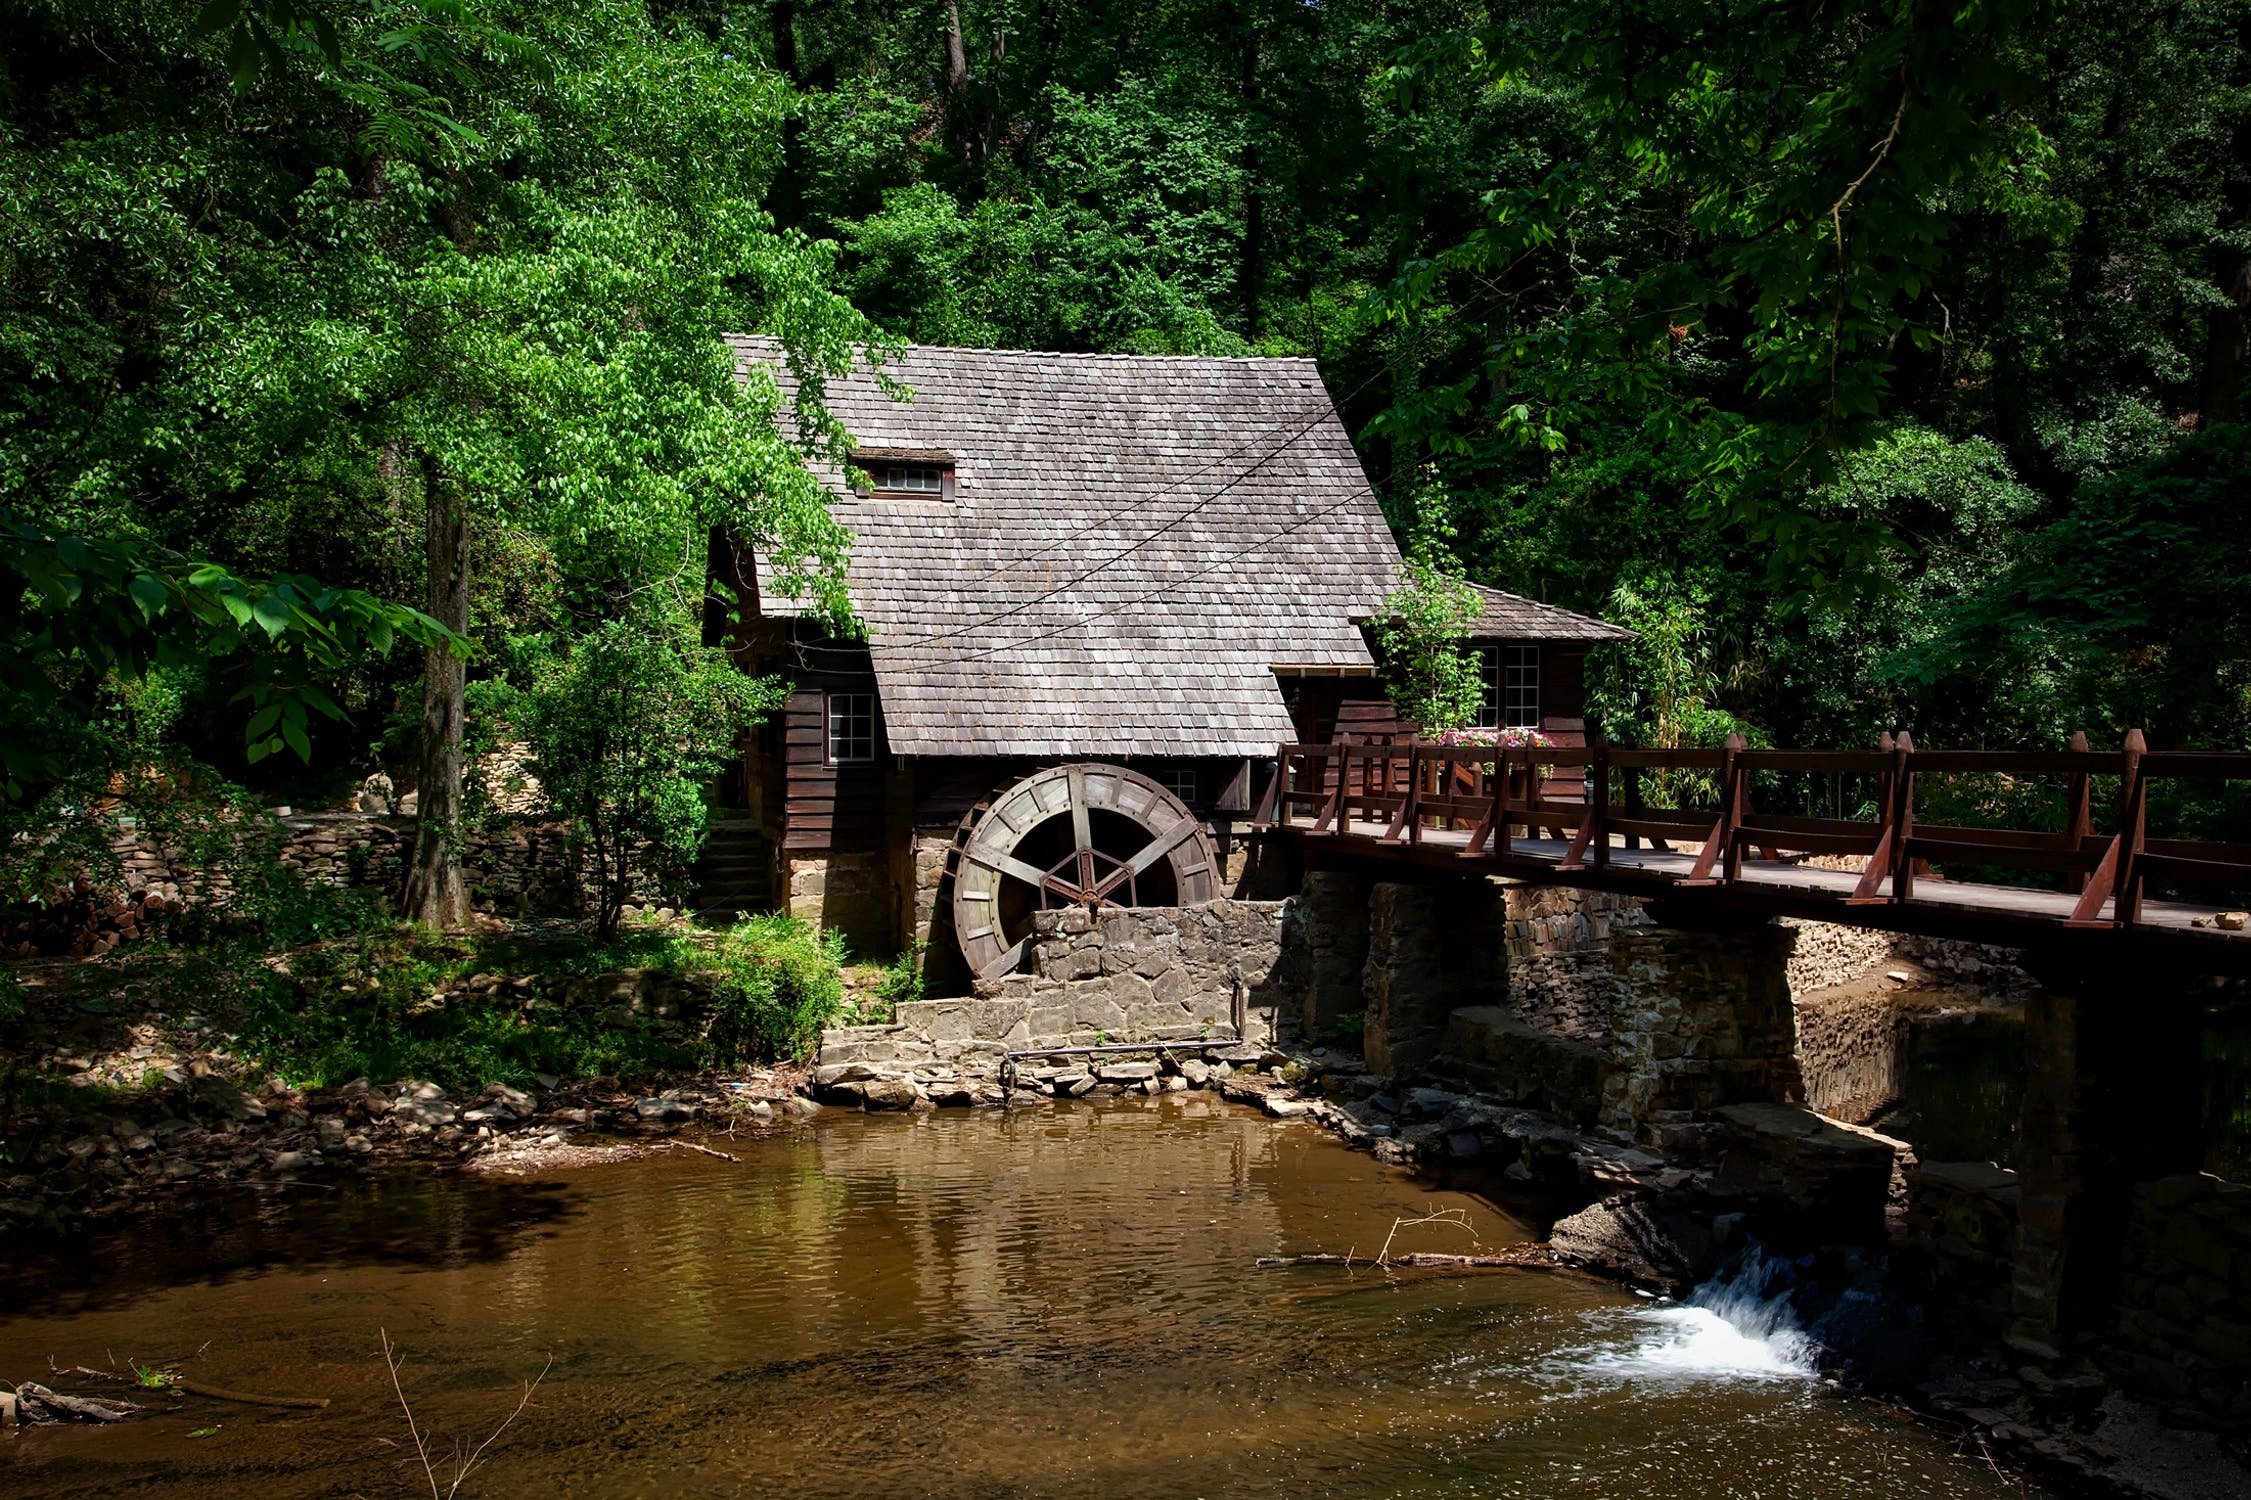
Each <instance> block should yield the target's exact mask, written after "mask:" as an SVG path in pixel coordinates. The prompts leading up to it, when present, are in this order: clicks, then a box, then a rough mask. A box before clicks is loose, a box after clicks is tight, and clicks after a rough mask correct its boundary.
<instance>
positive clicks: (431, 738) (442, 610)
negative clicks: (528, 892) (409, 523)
mask: <svg viewBox="0 0 2251 1500" xmlns="http://www.w3.org/2000/svg"><path fill="white" fill-rule="evenodd" d="M422 493H423V503H424V508H425V513H426V515H427V517H428V521H427V538H426V546H427V559H428V564H429V604H428V608H429V611H430V614H431V616H432V617H433V618H435V619H436V620H437V621H438V623H439V624H441V625H444V626H446V627H447V628H448V629H450V630H452V631H454V632H455V633H456V634H459V635H467V634H468V632H469V517H468V513H467V511H466V510H465V509H464V508H463V506H462V503H461V490H460V487H459V486H458V485H453V484H448V483H446V482H445V480H444V479H443V478H442V477H441V476H440V475H439V473H438V466H437V463H436V461H435V460H433V459H431V458H430V457H429V456H427V455H425V456H424V457H423V460H422ZM466 682H467V674H466V672H465V670H464V668H463V666H462V661H461V658H460V657H458V656H456V655H455V654H454V653H453V652H451V651H449V650H446V649H445V648H444V647H442V646H435V647H432V648H431V649H429V650H428V651H425V652H424V653H423V655H422V744H421V773H420V775H419V776H418V778H417V786H416V791H415V798H416V803H415V810H416V819H415V833H414V866H413V868H412V869H411V870H410V871H408V873H407V882H406V914H407V916H408V917H409V918H410V919H411V920H413V921H416V922H421V923H425V924H427V925H428V926H431V927H437V928H443V929H446V930H449V931H451V930H457V929H460V928H463V927H466V926H468V925H469V887H468V885H467V883H466V882H464V881H463V879H462V878H461V856H460V849H459V847H458V838H459V833H460V827H461V730H462V719H463V713H464V710H463V704H462V693H463V689H464V687H465V686H466Z"/></svg>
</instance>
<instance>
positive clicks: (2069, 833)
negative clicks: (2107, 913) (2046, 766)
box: [2063, 729, 2094, 896]
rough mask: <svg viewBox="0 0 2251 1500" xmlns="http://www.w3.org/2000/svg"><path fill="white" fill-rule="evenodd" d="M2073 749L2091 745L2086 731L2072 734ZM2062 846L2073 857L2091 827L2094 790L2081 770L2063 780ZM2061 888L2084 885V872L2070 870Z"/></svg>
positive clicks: (2073, 889) (2081, 751)
mask: <svg viewBox="0 0 2251 1500" xmlns="http://www.w3.org/2000/svg"><path fill="white" fill-rule="evenodd" d="M2071 748H2072V750H2073V752H2074V753H2077V754H2084V753H2086V751H2087V750H2088V749H2089V748H2091V747H2090V746H2089V745H2088V743H2087V731H2086V730H2084V729H2082V730H2080V731H2078V732H2077V733H2075V734H2074V735H2072V737H2071ZM2063 797H2064V819H2063V847H2064V848H2065V850H2066V851H2068V852H2069V853H2070V854H2071V855H2073V856H2074V857H2077V855H2078V854H2079V851H2080V850H2082V849H2084V848H2086V846H2087V838H2088V835H2089V834H2091V833H2092V832H2093V831H2094V819H2093V816H2092V814H2093V811H2094V794H2093V787H2092V785H2091V778H2089V777H2088V775H2087V773H2086V772H2085V771H2074V772H2072V773H2071V775H2070V777H2069V778H2067V779H2066V781H2065V783H2064V794H2063ZM2064 889H2065V890H2068V891H2070V892H2071V893H2072V894H2073V895H2074V896H2076V895H2078V894H2079V893H2080V892H2082V891H2084V890H2086V889H2087V872H2086V871H2085V870H2074V871H2072V872H2071V874H2070V875H2068V876H2066V877H2065V878H2064Z"/></svg>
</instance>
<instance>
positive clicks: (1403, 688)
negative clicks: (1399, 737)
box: [1375, 561, 1485, 732]
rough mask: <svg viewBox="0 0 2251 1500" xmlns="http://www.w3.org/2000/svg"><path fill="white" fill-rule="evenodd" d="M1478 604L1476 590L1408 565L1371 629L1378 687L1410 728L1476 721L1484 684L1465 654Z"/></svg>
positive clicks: (1424, 567) (1418, 565)
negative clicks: (1378, 661) (1378, 659)
mask: <svg viewBox="0 0 2251 1500" xmlns="http://www.w3.org/2000/svg"><path fill="white" fill-rule="evenodd" d="M1482 608H1483V605H1482V604H1481V602H1480V601H1479V599H1478V597H1477V593H1476V591H1475V590H1473V589H1471V588H1470V587H1469V586H1468V585H1467V584H1465V583H1463V582H1462V581H1461V580H1460V579H1457V578H1449V577H1447V576H1446V575H1445V574H1444V573H1441V572H1439V571H1438V569H1437V568H1436V567H1434V566H1432V565H1431V564H1429V563H1426V562H1420V561H1410V562H1408V564H1407V566H1406V570H1405V574H1404V576H1403V577H1402V578H1401V580H1400V583H1399V586H1398V587H1397V588H1395V589H1393V590H1392V591H1391V592H1390V593H1389V594H1388V595H1386V596H1385V597H1384V601H1383V609H1382V612H1381V613H1380V614H1379V615H1378V616H1377V618H1376V622H1375V638H1376V648H1377V650H1378V651H1379V652H1380V653H1381V655H1382V657H1383V662H1384V667H1385V681H1384V686H1385V689H1386V691H1388V692H1389V693H1390V694H1391V699H1392V702H1394V703H1396V704H1397V705H1398V706H1399V713H1400V716H1401V717H1402V718H1404V719H1405V720H1406V721H1407V722H1408V723H1410V724H1413V725H1415V726H1416V727H1418V728H1420V729H1423V730H1425V731H1430V732H1437V731H1440V730H1447V729H1459V728H1461V727H1462V726H1464V725H1466V724H1471V723H1474V722H1476V719H1477V710H1478V707H1479V705H1480V704H1482V703H1483V702H1484V696H1485V684H1484V679H1483V677H1482V676H1481V675H1480V673H1479V671H1478V666H1477V658H1476V657H1474V656H1472V655H1471V654H1470V653H1469V652H1468V651H1466V650H1464V649H1463V646H1462V642H1463V641H1464V640H1465V639H1466V638H1467V637H1468V635H1469V632H1470V627H1471V626H1472V625H1473V624H1475V623H1476V620H1477V617H1478V614H1479V613H1480V611H1481V610H1482Z"/></svg>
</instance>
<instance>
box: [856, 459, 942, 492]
mask: <svg viewBox="0 0 2251 1500" xmlns="http://www.w3.org/2000/svg"><path fill="white" fill-rule="evenodd" d="M852 463H853V466H854V467H855V468H857V469H859V470H860V471H861V472H862V473H864V474H866V475H867V476H868V478H867V483H868V489H867V491H866V493H868V494H869V495H871V496H872V497H873V498H875V499H878V500H951V499H953V497H954V460H953V455H952V454H950V453H938V452H933V451H931V450H928V449H919V448H894V449H880V448H878V449H862V450H861V451H860V452H858V453H855V454H853V455H852Z"/></svg>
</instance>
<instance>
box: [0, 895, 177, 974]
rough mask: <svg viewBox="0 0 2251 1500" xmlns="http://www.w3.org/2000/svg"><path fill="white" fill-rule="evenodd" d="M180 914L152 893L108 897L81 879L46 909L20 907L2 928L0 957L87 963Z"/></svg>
mask: <svg viewBox="0 0 2251 1500" xmlns="http://www.w3.org/2000/svg"><path fill="white" fill-rule="evenodd" d="M178 909H179V905H178V903H177V902H175V901H172V900H168V899H167V898H166V897H165V896H163V895H162V894H161V893H159V892H156V891H150V890H134V891H131V892H129V893H127V894H126V895H123V896H115V895H106V894H104V893H103V892H101V891H99V890H97V889H96V888H95V886H94V883H93V882H92V881H91V880H88V879H87V878H86V877H85V876H83V875H81V876H79V877H78V878H77V879H76V880H73V881H72V882H71V883H70V884H69V885H68V886H66V887H64V888H63V889H62V890H60V891H58V892H56V893H55V895H54V896H53V897H51V898H50V899H49V900H48V901H47V902H46V903H45V904H43V905H40V906H36V907H28V908H24V907H19V908H18V909H17V910H16V912H15V913H14V914H13V917H12V919H11V920H9V921H8V922H7V924H6V926H5V927H4V928H0V952H5V953H6V954H7V955H8V956H9V957H10V958H61V957H70V958H90V957H92V956H93V955H95V954H97V953H107V952H108V951H109V950H110V949H112V948H114V947H116V946H117V945H118V944H119V943H129V942H132V941H133V940H134V939H135V938H138V937H143V936H146V935H147V934H148V933H149V932H150V931H151V930H153V929H154V928H155V926H156V924H157V923H159V922H161V921H162V920H163V919H164V918H165V917H167V916H170V915H171V914H172V913H173V912H175V911H177V910H178Z"/></svg>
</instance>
